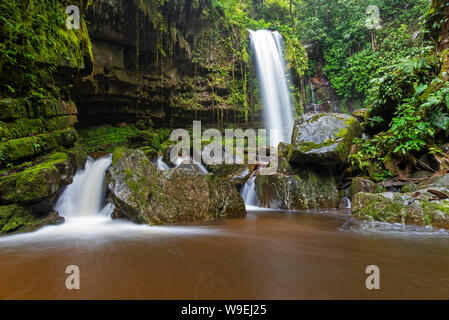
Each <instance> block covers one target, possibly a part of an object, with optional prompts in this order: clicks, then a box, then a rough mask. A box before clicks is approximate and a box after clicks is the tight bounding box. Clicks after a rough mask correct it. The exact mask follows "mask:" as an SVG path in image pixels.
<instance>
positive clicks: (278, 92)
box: [249, 30, 294, 146]
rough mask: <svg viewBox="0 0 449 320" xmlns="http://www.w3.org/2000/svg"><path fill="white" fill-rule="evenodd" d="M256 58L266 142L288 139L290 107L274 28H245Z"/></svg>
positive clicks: (277, 35) (291, 112) (286, 140)
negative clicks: (268, 137)
mask: <svg viewBox="0 0 449 320" xmlns="http://www.w3.org/2000/svg"><path fill="white" fill-rule="evenodd" d="M249 32H250V36H251V46H252V48H253V51H254V57H255V62H256V74H257V78H258V81H259V86H260V93H261V96H262V105H263V111H264V118H265V128H266V129H267V130H268V131H269V132H270V144H271V145H272V146H277V145H278V144H279V143H280V142H286V143H290V140H291V134H292V129H293V120H294V116H293V110H292V104H291V101H290V96H289V88H288V84H287V78H286V71H285V65H284V57H283V43H282V36H281V35H280V34H279V32H277V31H268V30H258V31H252V30H249Z"/></svg>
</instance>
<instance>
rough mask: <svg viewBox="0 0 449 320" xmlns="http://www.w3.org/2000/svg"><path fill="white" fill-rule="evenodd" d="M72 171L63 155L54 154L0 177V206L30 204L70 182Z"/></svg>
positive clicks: (68, 161) (66, 157) (52, 193)
mask: <svg viewBox="0 0 449 320" xmlns="http://www.w3.org/2000/svg"><path fill="white" fill-rule="evenodd" d="M73 174H74V170H73V168H72V164H71V160H70V158H69V156H68V155H67V154H65V153H62V152H60V153H55V154H52V155H49V156H47V157H45V158H44V159H43V161H42V162H40V163H38V164H36V165H33V166H30V167H28V168H26V169H24V170H22V171H19V172H15V173H12V174H9V175H5V176H2V177H0V185H1V188H0V204H10V203H19V204H31V203H36V202H39V201H41V200H44V199H46V198H48V197H51V196H53V195H55V194H56V192H57V191H58V190H59V189H61V188H62V187H63V186H65V185H67V184H69V183H71V182H72V177H73Z"/></svg>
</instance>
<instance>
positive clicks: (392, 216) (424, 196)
mask: <svg viewBox="0 0 449 320" xmlns="http://www.w3.org/2000/svg"><path fill="white" fill-rule="evenodd" d="M446 192H447V194H449V190H446ZM416 193H421V196H420V197H416V196H414V194H409V193H392V192H384V193H377V194H372V193H365V192H359V193H357V194H356V195H355V196H354V199H353V201H352V215H353V216H355V217H358V218H361V219H364V220H369V221H379V222H388V223H406V224H413V225H418V226H432V227H435V228H445V229H449V201H448V200H447V199H444V200H432V199H434V196H433V195H432V194H430V193H428V192H426V191H420V190H418V191H417V192H416Z"/></svg>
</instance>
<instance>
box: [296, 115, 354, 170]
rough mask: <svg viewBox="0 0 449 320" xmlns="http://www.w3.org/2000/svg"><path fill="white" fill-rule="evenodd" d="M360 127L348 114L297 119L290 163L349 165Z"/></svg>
mask: <svg viewBox="0 0 449 320" xmlns="http://www.w3.org/2000/svg"><path fill="white" fill-rule="evenodd" d="M359 135H360V124H359V122H358V120H357V119H356V118H354V117H351V116H348V115H345V114H336V113H321V114H305V115H303V116H301V117H299V118H298V119H296V122H295V125H294V128H293V134H292V143H291V144H292V150H291V152H290V156H289V162H290V163H293V164H299V163H300V164H313V165H320V164H321V165H327V164H330V165H341V164H344V163H346V162H347V158H348V155H349V153H350V151H351V147H352V141H353V140H354V137H357V136H359Z"/></svg>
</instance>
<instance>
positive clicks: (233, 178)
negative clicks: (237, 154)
mask: <svg viewBox="0 0 449 320" xmlns="http://www.w3.org/2000/svg"><path fill="white" fill-rule="evenodd" d="M254 167H255V166H254V165H248V164H214V165H206V168H207V169H208V170H209V172H211V173H212V174H214V175H216V176H218V177H220V178H223V179H225V180H228V181H229V182H231V183H232V184H233V185H235V186H236V187H237V188H240V187H241V186H243V184H244V183H245V181H246V180H247V179H248V178H249V177H250V176H251V173H252V172H253V171H254Z"/></svg>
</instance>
